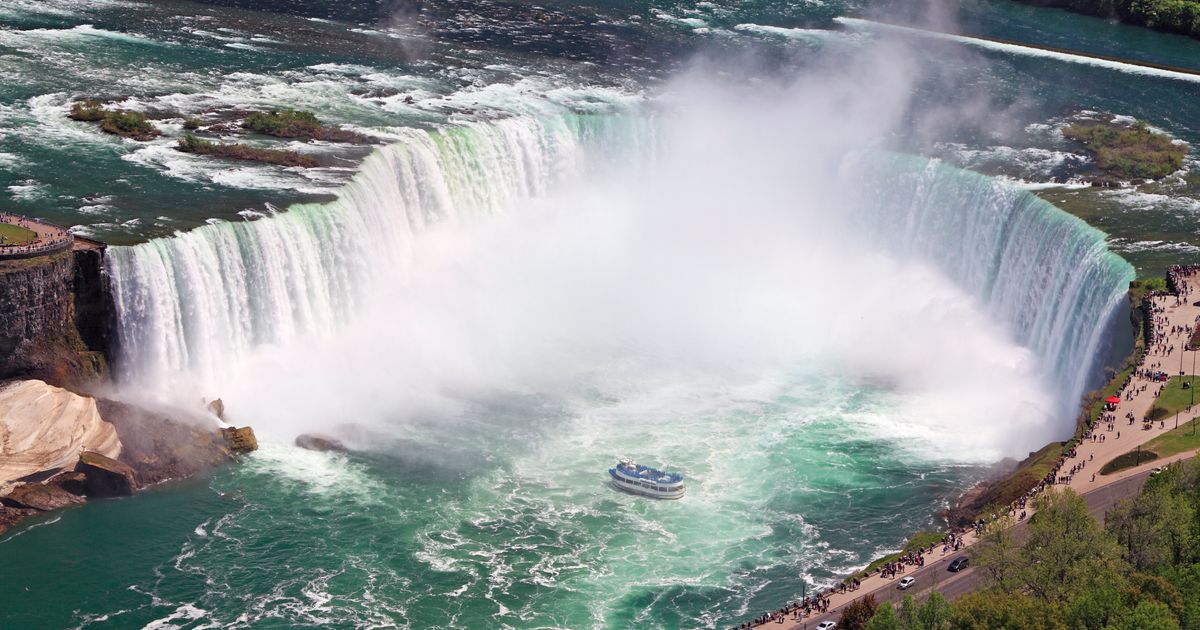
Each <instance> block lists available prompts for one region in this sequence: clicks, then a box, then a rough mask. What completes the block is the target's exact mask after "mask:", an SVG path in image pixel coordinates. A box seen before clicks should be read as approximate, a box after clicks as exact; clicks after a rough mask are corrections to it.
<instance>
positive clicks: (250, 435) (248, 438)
mask: <svg viewBox="0 0 1200 630" xmlns="http://www.w3.org/2000/svg"><path fill="white" fill-rule="evenodd" d="M221 434H222V435H224V436H225V443H226V444H228V445H229V450H231V451H233V452H234V453H252V452H254V451H257V450H258V438H256V437H254V429H251V428H250V427H242V428H240V429H239V428H236V427H229V428H227V429H221Z"/></svg>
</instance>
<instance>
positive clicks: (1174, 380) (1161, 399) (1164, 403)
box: [1146, 376, 1200, 420]
mask: <svg viewBox="0 0 1200 630" xmlns="http://www.w3.org/2000/svg"><path fill="white" fill-rule="evenodd" d="M1192 378H1193V377H1191V376H1172V377H1171V380H1169V381H1167V386H1166V387H1165V388H1164V389H1163V393H1162V394H1160V395H1159V396H1158V398H1156V399H1155V400H1154V404H1153V405H1152V406H1151V407H1150V410H1149V411H1147V412H1146V417H1147V418H1150V419H1151V420H1165V419H1167V418H1169V417H1171V416H1173V415H1175V414H1176V413H1179V412H1182V411H1187V410H1188V408H1189V407H1191V406H1192V399H1193V396H1192V390H1191V389H1190V388H1189V389H1185V388H1184V387H1183V386H1184V384H1185V383H1190V382H1191V381H1192ZM1152 387H1153V386H1152ZM1196 387H1200V380H1198V381H1196ZM1196 404H1200V397H1196Z"/></svg>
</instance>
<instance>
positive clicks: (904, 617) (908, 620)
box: [900, 595, 918, 630]
mask: <svg viewBox="0 0 1200 630" xmlns="http://www.w3.org/2000/svg"><path fill="white" fill-rule="evenodd" d="M917 623H918V621H917V602H916V601H915V600H914V599H913V598H912V595H905V596H904V599H902V600H901V601H900V624H901V625H903V626H904V628H905V629H906V630H908V629H911V628H915V627H917Z"/></svg>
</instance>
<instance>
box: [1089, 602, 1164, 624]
mask: <svg viewBox="0 0 1200 630" xmlns="http://www.w3.org/2000/svg"><path fill="white" fill-rule="evenodd" d="M1105 630H1179V621H1178V620H1176V619H1175V616H1174V615H1172V614H1171V609H1169V608H1167V606H1166V604H1162V603H1159V602H1142V603H1140V604H1138V605H1137V608H1134V609H1133V610H1132V611H1129V612H1127V613H1125V614H1124V615H1123V616H1122V617H1121V619H1120V620H1118V621H1117V623H1115V624H1113V625H1110V626H1108V628H1106V629H1105Z"/></svg>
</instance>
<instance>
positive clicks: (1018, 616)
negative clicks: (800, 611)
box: [838, 461, 1200, 630]
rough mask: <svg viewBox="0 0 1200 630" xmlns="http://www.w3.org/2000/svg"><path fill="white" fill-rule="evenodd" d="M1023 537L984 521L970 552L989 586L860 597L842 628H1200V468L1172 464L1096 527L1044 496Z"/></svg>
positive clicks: (1057, 495) (1051, 495) (1053, 495)
mask: <svg viewBox="0 0 1200 630" xmlns="http://www.w3.org/2000/svg"><path fill="white" fill-rule="evenodd" d="M1035 507H1036V508H1037V513H1036V514H1035V515H1034V516H1033V517H1032V518H1031V519H1030V521H1029V523H1028V526H1027V527H1026V528H1025V530H1024V532H1023V534H1024V535H1023V536H1022V537H1021V539H1018V537H1017V536H1016V535H1015V534H1016V533H1017V530H1015V529H1014V528H1013V527H1012V526H1013V523H1012V521H1011V520H1009V521H1004V520H1000V521H996V522H995V523H993V524H991V525H989V526H988V527H987V528H986V529H985V531H984V534H983V536H982V538H981V540H980V542H979V543H977V544H976V545H974V546H973V547H972V549H971V552H970V553H971V556H972V561H973V564H975V566H977V567H978V569H977V570H979V571H981V572H982V573H983V575H984V576H985V580H986V588H984V589H982V590H980V591H977V592H974V593H970V594H967V595H965V596H963V597H961V598H959V599H957V600H955V601H954V602H952V603H950V602H947V601H946V600H945V599H944V598H943V597H942V596H941V595H940V594H938V593H933V594H932V595H930V596H929V598H928V599H927V600H926V601H925V602H924V603H923V604H917V603H916V602H915V601H913V599H912V598H911V597H905V598H904V601H903V602H902V603H901V605H900V607H899V609H898V610H897V609H894V608H893V607H892V606H891V605H877V604H876V603H875V601H874V600H873V599H866V598H864V600H860V601H859V602H856V603H855V604H854V605H853V606H852V607H850V608H848V609H847V610H846V612H845V614H844V615H843V617H842V623H840V624H839V625H838V627H839V629H840V628H846V629H847V630H1000V629H1003V630H1180V629H1181V628H1200V464H1197V463H1195V462H1194V461H1192V462H1183V463H1177V464H1173V465H1171V466H1169V467H1168V468H1167V469H1166V470H1165V471H1164V472H1163V473H1161V474H1159V475H1157V476H1154V477H1151V478H1150V479H1149V480H1148V481H1147V483H1146V486H1145V487H1144V488H1143V490H1142V492H1141V493H1140V494H1138V495H1137V496H1136V497H1133V498H1132V499H1128V500H1125V501H1122V502H1120V503H1118V504H1117V505H1116V506H1115V507H1114V508H1113V509H1112V510H1110V511H1109V513H1108V514H1107V515H1106V518H1105V522H1104V524H1103V525H1101V524H1100V523H1099V522H1098V521H1096V520H1095V519H1094V518H1092V517H1091V515H1090V514H1089V513H1088V508H1087V502H1086V501H1084V499H1083V497H1081V496H1079V495H1078V494H1075V493H1074V492H1072V491H1071V490H1065V491H1063V492H1047V493H1044V494H1043V495H1041V496H1039V497H1038V499H1037V500H1036V502H1035Z"/></svg>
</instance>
